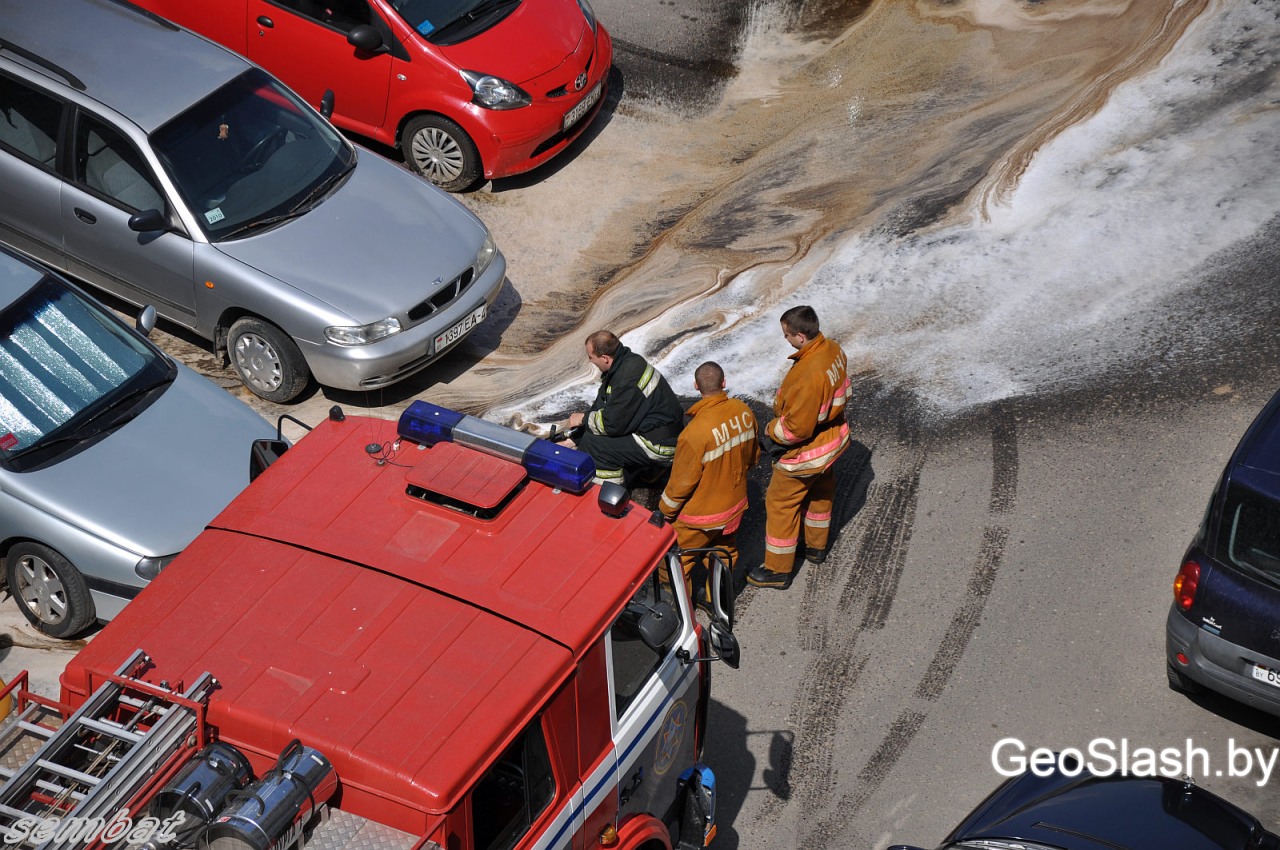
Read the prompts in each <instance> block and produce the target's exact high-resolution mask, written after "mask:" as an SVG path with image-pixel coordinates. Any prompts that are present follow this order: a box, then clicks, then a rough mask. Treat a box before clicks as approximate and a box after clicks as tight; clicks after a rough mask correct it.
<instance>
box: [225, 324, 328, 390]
mask: <svg viewBox="0 0 1280 850" xmlns="http://www.w3.org/2000/svg"><path fill="white" fill-rule="evenodd" d="M227 347H228V349H229V351H230V354H231V365H232V366H234V367H235V370H236V374H237V375H239V376H240V380H241V381H243V382H244V385H245V386H246V387H248V388H249V389H250V391H252V392H253V394H254V395H256V396H258V397H260V398H265V399H266V400H267V401H274V402H277V403H280V404H283V403H284V402H287V401H292V400H293V399H294V398H295V397H296V396H297V395H298V393H300V392H302V390H303V388H304V387H305V386H306V385H307V380H308V378H309V377H310V375H309V373H308V370H307V365H306V363H305V362H304V361H303V359H302V352H300V351H299V350H298V346H297V345H296V344H295V343H294V341H293V340H292V339H290V338H289V336H288V335H287V334H285V332H284V331H282V330H280V329H279V328H277V327H276V326H275V325H273V324H270V323H269V322H264V321H262V320H261V319H256V318H254V317H252V316H247V317H245V318H243V319H240V320H238V321H237V322H236V323H235V324H233V325H232V326H231V330H229V331H228V332H227Z"/></svg>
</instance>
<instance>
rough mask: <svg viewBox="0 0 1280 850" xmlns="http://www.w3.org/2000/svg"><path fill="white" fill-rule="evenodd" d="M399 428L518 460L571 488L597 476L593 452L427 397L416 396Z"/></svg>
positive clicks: (407, 435)
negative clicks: (559, 442)
mask: <svg viewBox="0 0 1280 850" xmlns="http://www.w3.org/2000/svg"><path fill="white" fill-rule="evenodd" d="M396 430H397V433H399V434H400V436H401V437H403V438H404V439H406V440H413V441H414V442H415V443H420V444H422V445H424V446H434V445H435V444H436V443H440V442H450V443H457V444H458V445H461V446H467V447H468V448H472V449H475V450H477V451H481V452H484V453H486V454H490V455H494V456H496V457H500V458H504V459H506V460H510V461H513V462H514V463H518V464H520V465H521V466H523V467H524V468H525V472H527V473H528V474H529V477H530V478H532V479H533V480H534V481H537V482H538V483H540V484H546V485H548V486H551V487H556V488H558V489H561V490H566V491H568V492H570V493H583V492H586V489H587V488H588V487H589V486H591V481H592V479H593V478H595V474H596V465H595V461H593V460H592V459H591V455H589V454H587V453H586V452H581V451H578V450H577V449H570V448H567V447H565V446H561V445H558V444H556V443H553V442H550V441H549V440H543V439H540V438H538V437H535V436H533V435H532V434H526V433H524V432H523V431H516V430H515V429H513V428H507V427H505V426H503V425H498V424H497V423H494V422H487V421H485V420H483V419H480V418H478V417H475V416H469V415H467V414H464V413H458V412H457V411H453V410H449V409H448V408H444V407H440V406H439V405H435V404H432V403H431V402H428V401H415V402H413V403H412V404H410V405H409V407H408V408H406V409H405V412H404V413H402V414H401V415H400V422H399V424H398V425H397V427H396Z"/></svg>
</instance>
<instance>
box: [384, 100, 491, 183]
mask: <svg viewBox="0 0 1280 850" xmlns="http://www.w3.org/2000/svg"><path fill="white" fill-rule="evenodd" d="M400 147H401V152H402V153H403V154H404V158H405V161H406V162H408V164H409V165H410V166H411V167H412V168H413V170H414V171H416V172H418V173H419V174H421V175H422V176H423V177H425V178H427V179H428V180H430V181H431V182H432V183H434V184H436V185H437V186H439V187H440V188H441V189H444V190H446V191H449V192H460V191H462V190H463V189H467V188H470V187H471V185H472V184H474V183H475V182H476V178H478V177H479V176H480V154H479V153H478V152H477V151H476V146H475V143H474V142H472V141H471V138H470V137H469V136H468V135H467V134H466V131H464V130H463V129H462V128H461V127H459V126H458V125H457V124H455V123H454V122H453V121H450V120H449V119H448V118H445V117H444V116H442V115H421V116H419V117H417V118H415V119H413V120H412V121H410V122H409V123H408V124H407V125H406V126H405V128H404V133H403V135H402V137H401V143H400Z"/></svg>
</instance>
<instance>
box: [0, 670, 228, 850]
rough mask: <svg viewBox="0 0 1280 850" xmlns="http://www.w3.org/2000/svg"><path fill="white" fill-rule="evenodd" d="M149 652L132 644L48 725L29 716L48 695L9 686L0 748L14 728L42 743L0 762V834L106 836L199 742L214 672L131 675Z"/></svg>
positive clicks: (51, 838) (57, 848) (58, 839)
mask: <svg viewBox="0 0 1280 850" xmlns="http://www.w3.org/2000/svg"><path fill="white" fill-rule="evenodd" d="M150 661H151V658H150V657H149V656H148V655H147V654H146V653H145V652H143V651H142V650H141V649H139V650H137V651H135V652H134V653H133V655H131V656H130V657H129V659H128V660H127V661H126V662H125V663H124V664H122V665H121V666H120V668H119V669H118V670H116V672H115V675H113V676H108V677H106V679H107V680H106V681H105V682H104V683H103V684H102V685H101V686H99V687H98V688H97V690H95V691H94V692H93V694H92V695H91V696H90V697H89V699H88V700H86V701H85V703H84V704H83V705H81V706H80V708H79V709H77V710H76V711H75V712H73V713H71V714H70V716H69V717H67V718H66V720H64V721H63V722H62V723H61V725H59V726H57V727H56V728H53V727H52V726H50V725H46V724H44V723H40V722H37V721H38V720H40V719H41V718H42V716H43V717H47V716H49V715H50V714H52V713H53V712H52V711H51V709H57V708H59V706H58V705H57V703H53V702H51V701H49V700H46V699H43V698H41V697H38V696H36V695H34V694H30V693H27V692H25V691H20V692H19V694H18V696H19V701H20V702H23V701H24V698H25V702H26V704H25V705H24V706H23V707H22V708H21V710H20V711H17V712H16V713H15V714H14V715H12V716H11V717H10V718H9V719H8V720H7V721H6V722H5V724H4V726H3V727H0V752H11V751H15V750H16V749H17V748H16V747H15V744H21V743H23V742H22V741H21V739H23V738H27V739H33V740H35V741H42V743H39V744H38V748H37V749H36V751H35V753H34V754H33V755H31V756H30V757H28V758H27V759H26V760H25V761H24V762H23V763H22V764H21V765H20V766H17V767H12V768H11V767H3V766H0V777H3V779H4V783H3V785H0V837H2V838H3V841H4V843H5V844H9V845H14V846H20V847H26V848H39V850H70V848H73V847H74V848H76V850H85V848H86V847H91V846H93V845H95V844H98V843H106V842H101V841H100V840H101V838H102V837H103V836H102V832H103V828H104V827H105V826H109V825H110V824H111V822H112V820H113V819H118V821H120V822H122V820H123V818H124V817H131V818H136V817H137V816H138V813H137V812H136V810H135V808H136V807H135V803H136V802H138V801H139V800H140V799H141V798H143V797H144V796H145V795H146V794H147V792H149V791H150V790H152V789H154V788H155V787H156V786H157V785H158V784H159V783H160V782H162V781H164V780H165V779H167V778H168V775H169V774H171V773H172V772H173V771H174V770H176V769H177V767H178V766H179V763H180V762H181V761H182V760H183V758H182V757H183V755H185V752H186V751H193V750H195V749H198V748H199V747H200V746H203V745H204V743H205V729H204V711H205V707H206V704H207V702H208V698H209V695H210V693H212V691H213V689H214V688H215V687H216V686H217V681H216V680H215V679H214V678H213V677H212V676H211V675H210V674H208V673H205V674H203V675H202V676H201V677H200V678H199V679H198V680H197V681H196V682H195V684H193V685H192V686H191V687H190V688H188V689H187V690H186V691H185V692H183V693H178V692H177V691H170V690H167V689H165V688H163V687H157V686H155V685H151V684H149V683H147V682H144V681H142V680H141V679H138V678H134V677H135V676H137V675H139V674H140V673H141V671H142V669H143V668H145V667H146V665H148V664H149V663H150ZM42 713H43V714H42ZM63 713H65V711H64V712H63ZM26 743H27V744H28V746H29V745H30V741H27V742H26ZM125 809H130V811H129V812H124V810H125ZM42 825H43V826H44V828H43V829H41V826H42ZM95 827H96V829H95ZM110 840H111V839H110V838H107V842H109V841H110Z"/></svg>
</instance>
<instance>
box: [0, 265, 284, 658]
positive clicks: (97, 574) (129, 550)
mask: <svg viewBox="0 0 1280 850" xmlns="http://www.w3.org/2000/svg"><path fill="white" fill-rule="evenodd" d="M275 433H276V432H275V429H273V428H272V427H271V426H270V425H268V424H267V422H266V421H265V420H263V419H262V417H261V416H259V415H258V414H257V413H255V412H254V411H253V410H251V409H250V408H249V407H248V406H247V405H246V404H244V403H243V402H241V401H239V400H238V399H235V398H233V397H232V396H231V395H229V394H228V393H227V392H225V391H224V390H222V389H221V388H220V387H217V386H215V385H214V384H212V383H211V382H209V381H208V380H206V379H205V378H203V377H201V376H200V375H197V374H196V373H195V372H193V371H191V370H190V369H188V368H187V367H185V366H182V365H180V364H178V363H176V362H174V361H173V360H171V359H170V358H169V357H167V356H165V355H164V354H163V353H162V352H161V351H160V350H159V349H157V348H156V347H155V346H153V345H152V344H151V343H150V342H148V341H147V340H146V339H144V338H143V336H142V335H141V334H139V333H137V332H136V331H134V330H133V329H132V328H130V327H128V326H127V325H125V324H124V323H122V322H121V321H120V320H119V319H117V318H116V317H115V315H114V314H113V313H111V312H109V311H108V310H106V309H104V308H103V307H102V306H101V305H99V304H97V303H96V302H95V301H93V300H92V299H91V298H89V297H88V296H86V295H85V294H84V293H83V292H81V291H80V290H78V289H76V288H75V287H74V286H72V285H70V284H69V283H68V282H67V281H65V280H63V279H62V278H60V277H59V276H58V275H56V274H55V273H53V272H51V271H50V270H48V269H43V268H40V267H38V266H37V265H35V264H34V263H32V262H28V261H27V260H25V259H23V258H19V257H18V256H16V255H14V254H12V253H10V252H8V251H6V250H4V249H0V558H2V559H3V563H4V567H5V571H4V572H5V577H6V581H7V583H8V588H9V593H10V594H11V595H12V596H13V597H14V598H15V599H16V600H17V603H18V607H19V608H21V609H22V613H23V614H24V615H25V616H26V618H27V619H28V620H30V621H31V622H32V623H33V624H34V625H35V626H36V627H37V628H39V629H41V630H42V631H44V632H46V633H48V634H50V635H52V636H54V637H59V638H65V637H71V636H72V635H74V634H76V633H77V632H80V631H82V630H83V629H84V628H85V627H86V626H88V625H89V624H90V623H92V622H93V621H94V620H109V619H111V617H112V616H114V615H115V614H117V613H119V611H120V609H121V608H122V607H123V606H124V605H125V603H126V602H127V601H128V600H130V599H132V598H133V597H134V596H136V595H137V593H138V591H139V589H141V588H142V587H143V586H145V585H146V583H147V582H148V581H150V580H151V579H152V578H154V577H155V576H156V575H157V574H158V573H159V572H160V570H161V569H162V568H163V567H164V566H165V565H166V564H168V562H169V561H170V560H172V559H173V558H174V556H176V555H177V554H178V552H180V551H182V549H184V548H185V547H186V546H187V544H188V543H190V542H191V541H192V540H193V539H194V538H195V536H196V535H197V534H199V533H200V532H201V531H202V530H203V529H204V526H205V524H206V523H207V522H209V520H211V519H213V517H214V516H215V515H216V514H217V513H218V512H219V511H221V510H222V509H223V508H224V507H225V506H226V504H227V503H228V502H229V501H231V499H232V498H233V497H234V496H235V495H236V494H237V493H239V492H240V490H242V489H243V488H244V487H245V485H246V484H248V483H249V463H250V460H249V459H250V448H251V445H252V443H253V441H254V440H257V439H268V438H271V437H273V436H275Z"/></svg>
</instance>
